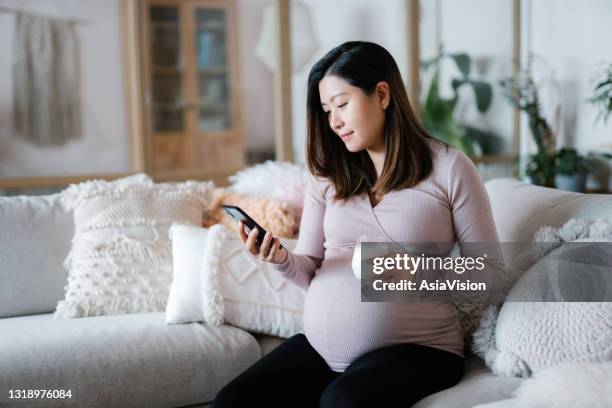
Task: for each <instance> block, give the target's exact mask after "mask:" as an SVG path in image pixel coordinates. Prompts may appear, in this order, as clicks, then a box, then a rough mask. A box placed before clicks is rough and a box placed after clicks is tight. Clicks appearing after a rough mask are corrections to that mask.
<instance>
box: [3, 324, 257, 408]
mask: <svg viewBox="0 0 612 408" xmlns="http://www.w3.org/2000/svg"><path fill="white" fill-rule="evenodd" d="M0 333H2V335H1V336H0V405H3V403H7V402H9V401H8V400H7V398H8V390H9V389H64V390H68V389H69V390H71V391H72V398H71V399H64V400H59V399H57V400H52V399H48V400H44V403H45V404H44V405H45V406H59V405H62V406H80V407H111V406H121V407H132V406H146V407H169V406H183V405H189V404H196V403H203V402H208V401H211V400H213V399H214V397H215V395H216V394H217V392H218V391H219V390H220V389H221V388H222V387H223V386H224V385H225V384H226V383H227V382H229V381H230V380H231V379H233V378H234V377H235V376H237V375H238V374H239V373H240V372H242V371H243V370H244V369H246V368H247V367H249V366H250V365H251V364H253V363H254V362H255V361H256V360H257V359H259V358H260V356H261V350H260V348H259V345H258V344H257V341H256V340H255V339H254V338H253V336H251V335H250V334H249V333H247V332H246V331H244V330H241V329H238V328H235V327H231V326H218V327H213V326H208V325H205V324H199V323H192V324H183V325H166V323H165V315H164V313H143V314H127V315H116V316H97V317H87V318H81V319H68V320H58V319H53V317H52V315H51V314H44V315H33V316H23V317H13V318H6V319H0ZM39 401H41V400H39ZM31 402H32V401H31Z"/></svg>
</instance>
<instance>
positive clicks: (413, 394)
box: [214, 41, 498, 408]
mask: <svg viewBox="0 0 612 408" xmlns="http://www.w3.org/2000/svg"><path fill="white" fill-rule="evenodd" d="M307 105H308V106H307V115H308V134H307V165H308V170H309V172H310V174H311V175H312V177H311V182H310V183H309V185H308V188H307V191H306V197H305V202H304V212H303V215H302V220H301V227H300V234H299V238H298V242H297V246H296V248H295V251H294V252H289V251H287V249H286V248H284V247H283V248H281V249H279V240H278V238H274V237H273V236H271V234H270V233H269V232H268V234H267V235H266V237H265V239H264V240H263V242H262V244H261V246H260V247H258V246H257V245H256V236H257V231H256V230H253V231H251V232H250V233H249V235H247V234H246V233H245V230H244V228H243V227H244V225H243V224H242V223H240V225H239V227H238V234H239V235H240V237H241V239H242V241H243V242H244V243H245V245H246V247H247V248H248V249H249V251H250V252H251V253H252V254H254V255H256V256H258V257H259V258H260V259H262V260H264V261H267V262H270V263H273V264H275V268H276V269H277V270H278V271H279V273H281V274H282V275H283V276H285V277H286V279H288V280H290V281H292V282H293V283H295V284H297V285H299V286H301V287H302V288H304V289H305V290H306V291H307V294H306V301H305V304H304V334H297V335H295V336H293V337H291V338H289V339H287V340H286V341H285V342H284V343H282V344H281V345H280V346H278V347H277V348H276V349H275V350H273V351H272V352H270V353H269V354H267V355H266V356H264V357H263V358H262V359H260V360H259V361H257V362H256V363H255V364H254V365H253V366H251V367H249V368H248V369H247V370H246V371H244V372H243V373H242V374H240V375H239V376H238V377H236V378H235V379H234V380H233V381H231V382H230V383H229V384H228V385H227V386H225V387H224V388H223V389H222V390H221V391H220V392H219V394H218V395H217V398H216V399H215V402H214V407H217V408H227V407H247V406H262V407H330V408H332V407H333V408H342V407H369V408H370V407H403V408H407V407H409V406H410V405H411V404H414V403H415V402H417V401H419V400H420V399H422V398H424V397H426V396H427V395H430V394H433V393H435V392H437V391H440V390H443V389H445V388H448V387H451V386H453V385H455V384H456V383H457V382H459V380H460V379H461V376H462V373H463V368H464V357H463V349H464V344H463V333H462V330H461V326H460V325H459V322H458V319H457V316H456V312H455V309H454V306H453V305H452V304H451V303H448V302H423V303H416V302H403V303H400V302H362V301H361V287H360V280H359V279H356V278H355V275H354V274H353V270H352V268H351V260H352V256H353V251H354V248H355V243H356V241H357V240H358V237H360V236H385V237H388V238H389V240H393V241H396V242H423V243H425V242H440V243H454V242H459V243H462V242H497V241H498V237H497V231H496V228H495V224H494V221H493V216H492V211H491V206H490V203H489V199H488V196H487V194H486V191H485V189H484V186H483V183H482V181H481V179H480V177H479V175H478V173H477V171H476V168H475V166H474V165H473V164H472V162H471V161H470V159H469V158H468V157H467V156H466V155H465V154H463V153H462V152H460V151H458V150H456V149H454V148H451V147H449V146H447V145H445V144H443V143H441V142H439V141H437V140H435V139H433V138H432V137H431V136H429V135H428V134H427V133H426V132H425V131H424V130H423V128H422V127H421V126H420V125H419V124H418V122H417V120H416V118H415V116H414V113H413V112H412V109H411V107H410V104H409V102H408V96H407V94H406V91H405V89H404V85H403V82H402V78H401V75H400V73H399V69H398V67H397V64H396V63H395V61H394V59H393V57H392V56H391V54H389V52H388V51H387V50H385V49H384V48H383V47H381V46H379V45H377V44H373V43H368V42H356V41H354V42H347V43H344V44H342V45H340V46H338V47H336V48H334V49H332V50H331V51H329V52H328V53H327V54H326V55H325V56H324V57H323V58H322V59H321V60H320V61H318V62H317V63H316V64H315V65H314V67H313V68H312V70H311V72H310V74H309V76H308V95H307Z"/></svg>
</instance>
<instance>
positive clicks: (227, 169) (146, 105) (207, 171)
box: [132, 0, 245, 180]
mask: <svg viewBox="0 0 612 408" xmlns="http://www.w3.org/2000/svg"><path fill="white" fill-rule="evenodd" d="M133 1H135V2H137V3H139V6H140V8H139V11H140V13H139V14H140V20H141V23H140V25H141V27H142V32H141V35H140V39H139V46H140V48H141V56H142V58H141V61H140V65H139V66H136V68H135V69H137V70H140V73H141V77H142V78H141V81H142V84H143V89H142V95H144V97H143V98H142V99H143V101H142V103H143V106H142V110H141V111H142V114H141V117H140V120H141V121H142V122H143V125H142V129H143V130H142V131H143V150H144V152H143V155H144V157H145V160H144V167H145V169H146V172H147V173H149V174H151V175H152V176H153V177H154V178H156V179H159V180H172V179H181V178H201V179H215V178H216V177H218V178H220V179H221V180H223V177H222V176H223V175H225V176H227V175H228V174H231V173H234V172H236V171H238V170H240V169H241V168H243V167H244V165H245V163H244V157H243V156H245V151H244V150H245V149H244V145H245V142H244V136H243V133H244V132H243V122H242V112H241V94H240V83H239V80H240V76H239V72H238V48H237V47H238V40H237V36H236V31H237V29H238V28H237V19H236V3H235V1H234V0H133ZM155 6H172V7H176V8H177V11H178V15H179V26H178V29H179V53H180V55H181V58H180V60H179V61H180V63H179V69H180V75H181V90H182V95H181V96H182V97H181V101H182V103H183V105H182V108H183V109H182V112H183V128H182V130H179V131H169V132H156V131H155V129H154V122H153V119H154V118H153V114H154V113H153V110H152V100H151V94H152V90H153V84H152V77H153V69H154V67H153V61H152V56H151V53H150V45H151V38H150V32H151V31H150V30H151V26H150V23H149V17H148V13H149V10H150V8H151V7H155ZM202 8H205V9H210V8H214V9H223V10H224V12H225V15H226V18H227V20H226V27H227V29H226V32H225V35H226V56H227V61H226V67H227V70H228V73H227V79H228V82H229V87H230V88H229V106H228V108H229V111H230V112H229V113H230V118H229V120H230V128H228V129H227V130H224V131H202V130H200V129H199V125H198V121H199V115H200V113H199V101H198V99H199V95H198V85H199V83H198V81H199V69H198V66H197V59H196V58H197V54H196V51H197V44H196V27H195V24H196V20H195V16H196V12H197V10H198V9H202ZM136 65H138V64H136ZM132 69H134V68H132ZM132 99H134V98H132ZM232 149H238V150H240V151H239V152H236V153H235V154H234V153H231V154H232V156H235V157H237V158H234V157H232V160H228V164H227V165H225V166H224V165H223V164H222V165H218V164H217V165H216V166H212V165H210V164H208V163H207V160H202V158H201V157H202V155H203V153H202V152H209V151H210V154H211V155H213V156H215V157H218V155H222V154H228V152H230V151H232ZM159 150H164V151H169V152H174V153H170V154H169V157H170V158H169V160H170V161H169V162H166V164H165V165H164V163H163V162H158V163H156V162H155V160H156V157H159V156H157V155H156V151H159ZM173 155H174V156H175V157H176V158H175V159H172V156H173ZM241 158H242V159H241ZM178 163H180V164H178ZM164 167H166V168H164Z"/></svg>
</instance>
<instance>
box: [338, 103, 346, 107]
mask: <svg viewBox="0 0 612 408" xmlns="http://www.w3.org/2000/svg"><path fill="white" fill-rule="evenodd" d="M347 103H348V102H344V103H343V104H342V105H338V107H339V108H344V107H345V106H346V104H347Z"/></svg>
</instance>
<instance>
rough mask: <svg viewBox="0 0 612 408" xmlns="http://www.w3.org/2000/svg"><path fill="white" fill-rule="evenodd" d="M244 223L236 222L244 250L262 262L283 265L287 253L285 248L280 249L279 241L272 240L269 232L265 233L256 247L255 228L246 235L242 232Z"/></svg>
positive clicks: (256, 231) (276, 239) (256, 232)
mask: <svg viewBox="0 0 612 408" xmlns="http://www.w3.org/2000/svg"><path fill="white" fill-rule="evenodd" d="M244 227H245V225H244V223H243V222H242V221H238V236H239V237H240V240H241V241H242V243H243V244H244V246H245V247H246V249H247V250H248V251H249V252H250V253H252V254H253V255H255V256H256V257H258V258H259V259H261V260H262V261H264V262H270V263H274V264H280V263H283V262H284V261H285V260H286V259H287V257H288V256H289V252H287V249H286V248H285V247H282V248H280V249H279V247H280V239H278V238H274V237H273V236H272V233H271V232H270V231H268V232H266V235H265V237H264V239H263V241H262V243H261V247H260V248H258V247H257V234H258V232H259V231H258V230H257V228H255V229H253V230H251V231H250V232H249V234H248V235H247V233H246V231H245V230H244Z"/></svg>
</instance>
